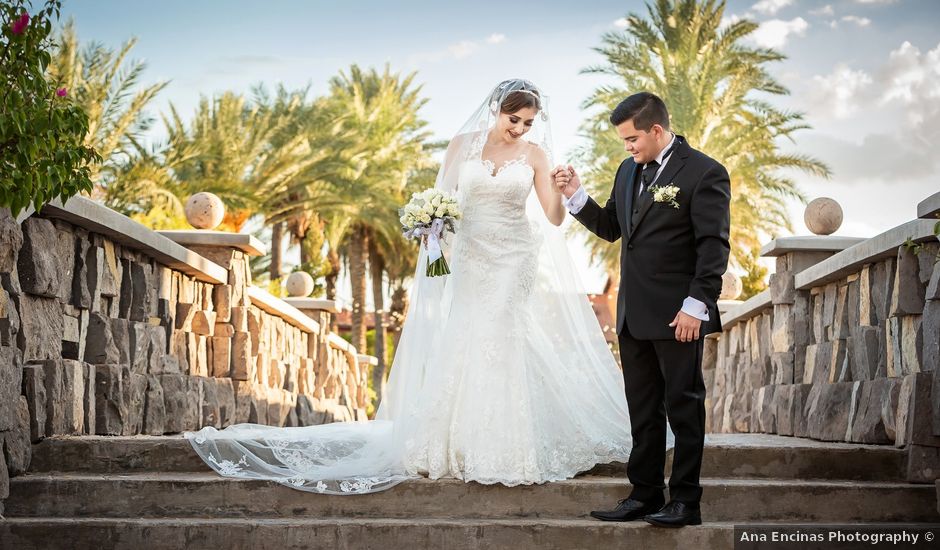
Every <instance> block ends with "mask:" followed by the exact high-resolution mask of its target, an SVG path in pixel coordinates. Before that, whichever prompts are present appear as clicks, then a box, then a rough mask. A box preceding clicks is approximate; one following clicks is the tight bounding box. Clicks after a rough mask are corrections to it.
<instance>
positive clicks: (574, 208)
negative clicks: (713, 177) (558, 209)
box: [563, 134, 709, 321]
mask: <svg viewBox="0 0 940 550" xmlns="http://www.w3.org/2000/svg"><path fill="white" fill-rule="evenodd" d="M675 141H676V135H675V134H673V135H672V139H671V140H669V143H668V144H667V145H666V146H665V147H663V149H662V151H660V152H659V154H658V155H656V161H657V162H658V163H659V169H658V170H656V176H655V177H654V178H653V183H655V182H656V179H657V178H659V174H660V173H662V171H663V168H665V167H666V163H667V162H669V159H670V157H672V153H671V152H670V153H669V155H666V156H665V157H663V155H665V154H666V151H669V148H670V147H672V144H673V143H674V142H675ZM644 167H645V165H644ZM640 192H641V193H642V192H643V182H642V181H640ZM563 200H564V204H565V208H567V209H568V212H571V213H572V214H577V213H578V212H580V211H581V209H582V208H584V205H585V204H587V200H588V194H587V191H585V190H584V186H581V187H579V188H578V190H577V191H575V192H574V194H573V195H571V198H567V199H563ZM682 312H683V313H685V314H686V315H691V316H692V317H695V318H696V319H699V320H702V321H707V320H708V319H709V317H708V306H706V305H705V303H704V302H702V301H701V300H698V299H696V298H693V297H691V296H689V297H687V298H686V299H685V300H683V302H682Z"/></svg>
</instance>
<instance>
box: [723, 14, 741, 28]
mask: <svg viewBox="0 0 940 550" xmlns="http://www.w3.org/2000/svg"><path fill="white" fill-rule="evenodd" d="M741 19H742V18H741V17H740V16H737V15H735V14H733V13H732V14H730V15H724V16H722V17H721V22H720V23H719V24H718V28H719V29H724V28H725V27H727V26H728V25H733V24H734V23H737V22H738V21H740V20H741Z"/></svg>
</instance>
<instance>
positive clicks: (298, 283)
mask: <svg viewBox="0 0 940 550" xmlns="http://www.w3.org/2000/svg"><path fill="white" fill-rule="evenodd" d="M286 286H287V295H288V296H290V297H291V298H306V297H307V296H310V293H312V292H313V287H314V282H313V277H311V276H310V274H309V273H307V272H306V271H295V272H293V273H291V274H290V276H288V277H287V285H286Z"/></svg>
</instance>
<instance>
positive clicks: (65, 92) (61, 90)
mask: <svg viewBox="0 0 940 550" xmlns="http://www.w3.org/2000/svg"><path fill="white" fill-rule="evenodd" d="M68 93H69V91H68V90H67V89H65V88H59V89H58V90H56V91H55V95H57V96H59V97H65V96H66V95H68Z"/></svg>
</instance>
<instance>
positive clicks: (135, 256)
mask: <svg viewBox="0 0 940 550" xmlns="http://www.w3.org/2000/svg"><path fill="white" fill-rule="evenodd" d="M262 248H263V245H262V244H261V243H260V242H258V241H257V240H256V239H254V238H252V237H250V236H248V235H239V234H230V233H221V232H215V231H198V230H196V231H184V232H162V233H160V232H154V231H151V230H149V229H147V228H145V227H143V226H141V225H140V224H137V223H135V222H133V221H131V220H130V219H128V218H126V217H124V216H122V215H120V214H118V213H116V212H114V211H111V210H109V209H107V208H105V207H103V206H102V205H100V204H98V203H95V202H93V201H90V200H87V199H84V198H81V197H76V198H73V199H71V200H70V201H68V203H66V204H61V203H53V204H51V205H49V206H47V207H46V208H44V209H43V210H42V212H41V214H39V215H36V214H34V215H33V216H31V217H28V218H27V219H26V220H25V221H23V222H22V224H18V223H17V222H16V221H15V220H14V219H13V218H12V217H11V216H10V214H9V211H6V210H0V283H2V287H0V443H2V448H3V451H4V457H5V461H6V463H7V466H8V468H9V470H10V472H12V473H14V474H16V473H19V472H22V471H23V470H25V468H26V467H27V465H28V462H29V450H30V442H32V441H37V440H39V439H41V438H43V437H48V436H53V435H80V434H99V435H134V434H154V435H159V434H170V433H178V432H182V431H186V430H196V429H199V428H201V427H204V426H214V427H217V428H223V427H225V426H228V425H230V424H232V423H237V422H253V423H260V424H270V425H276V426H298V425H311V424H320V423H326V422H333V421H341V420H361V419H364V418H365V411H366V407H367V405H368V403H367V401H368V387H367V380H368V372H366V370H367V369H368V368H369V366H368V363H369V360H368V359H367V358H365V356H361V355H359V354H358V353H357V351H356V349H355V348H354V347H352V346H351V345H349V344H348V343H347V342H346V341H345V340H343V339H342V338H340V337H339V336H337V335H336V334H333V333H331V332H329V326H330V315H331V313H330V310H331V309H332V307H333V306H332V305H331V304H329V303H326V302H323V301H317V303H316V304H299V305H301V306H306V307H304V308H303V311H301V309H298V307H294V306H292V305H291V304H290V303H288V302H287V301H285V300H282V299H280V298H277V297H275V296H272V295H271V294H269V293H268V292H266V291H264V290H262V289H259V288H257V287H254V286H252V285H251V273H250V269H249V264H248V260H249V256H251V255H253V254H261V253H263V250H262ZM6 474H7V468H3V467H0V500H2V499H3V498H5V496H6V490H7V484H6V482H5V479H6Z"/></svg>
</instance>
